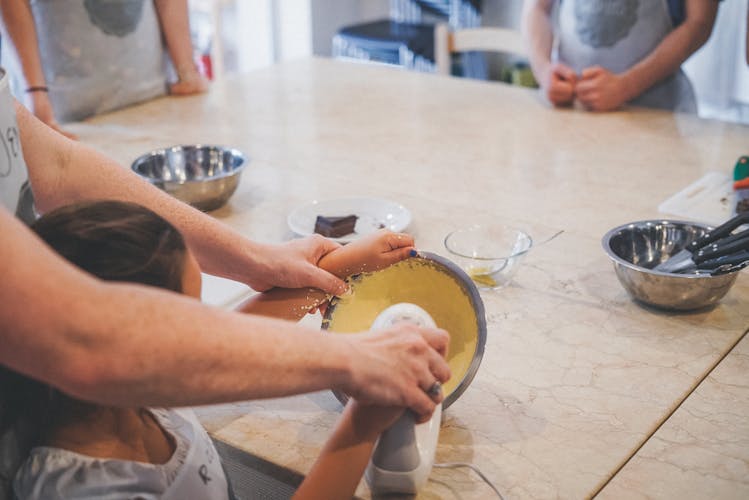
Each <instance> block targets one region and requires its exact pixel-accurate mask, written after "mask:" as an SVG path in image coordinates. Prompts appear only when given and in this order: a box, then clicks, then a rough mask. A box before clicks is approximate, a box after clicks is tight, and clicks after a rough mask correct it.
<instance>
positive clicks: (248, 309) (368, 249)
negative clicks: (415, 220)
mask: <svg viewBox="0 0 749 500" xmlns="http://www.w3.org/2000/svg"><path fill="white" fill-rule="evenodd" d="M413 250H414V240H413V237H412V236H410V235H407V234H402V233H393V232H391V231H387V230H381V231H378V232H376V233H373V234H371V235H369V236H366V237H364V238H362V239H360V240H357V241H354V242H352V243H349V244H348V245H345V246H343V247H341V248H337V249H335V250H333V251H332V252H330V253H328V254H326V255H325V256H324V257H323V258H322V259H320V262H318V266H319V267H321V268H322V269H324V270H326V271H328V272H330V273H332V274H335V275H336V276H339V277H340V278H345V277H347V276H350V275H352V274H357V273H361V272H364V271H377V270H379V269H384V268H386V267H388V266H389V265H391V264H395V263H396V262H399V261H401V260H403V259H406V258H407V257H409V255H411V252H412V251H413ZM327 300H328V296H327V295H326V294H325V293H324V292H323V291H321V290H318V289H316V288H297V289H291V288H272V289H271V290H268V291H266V292H263V293H259V294H257V295H253V296H252V297H250V298H249V299H247V300H246V301H245V302H243V303H242V304H240V305H239V307H238V308H237V310H238V311H240V312H244V313H252V314H259V315H262V316H273V317H276V318H282V319H291V320H299V319H301V318H302V317H304V315H305V314H307V313H308V312H309V311H310V310H312V309H315V308H316V307H319V306H320V305H322V304H323V303H325V302H326V301H327Z"/></svg>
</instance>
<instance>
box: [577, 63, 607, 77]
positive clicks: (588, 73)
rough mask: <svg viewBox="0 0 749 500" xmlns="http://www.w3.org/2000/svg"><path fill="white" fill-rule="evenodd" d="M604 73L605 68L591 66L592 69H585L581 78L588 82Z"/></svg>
mask: <svg viewBox="0 0 749 500" xmlns="http://www.w3.org/2000/svg"><path fill="white" fill-rule="evenodd" d="M601 72H603V68H602V67H600V66H591V67H590V68H585V69H584V70H583V71H582V73H581V74H580V76H581V78H582V79H583V80H588V79H590V78H594V77H596V76H598V75H599V74H601Z"/></svg>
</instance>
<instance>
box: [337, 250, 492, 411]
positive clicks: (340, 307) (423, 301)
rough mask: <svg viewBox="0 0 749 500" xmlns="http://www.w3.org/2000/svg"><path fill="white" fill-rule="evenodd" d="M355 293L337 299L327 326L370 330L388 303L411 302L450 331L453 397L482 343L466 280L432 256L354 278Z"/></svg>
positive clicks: (447, 387) (448, 388)
mask: <svg viewBox="0 0 749 500" xmlns="http://www.w3.org/2000/svg"><path fill="white" fill-rule="evenodd" d="M349 284H350V286H351V293H350V294H346V295H345V296H343V297H341V298H340V299H337V302H336V303H335V306H334V309H333V310H332V312H331V313H330V315H329V319H328V320H327V321H326V322H327V328H328V330H329V331H332V332H339V333H355V332H362V331H365V330H368V329H369V328H370V327H371V326H372V323H373V322H374V320H375V318H376V317H377V316H378V315H379V314H380V313H381V312H382V311H383V310H385V309H386V308H387V307H389V306H391V305H393V304H397V303H400V302H410V303H412V304H416V305H417V306H419V307H421V308H423V309H424V310H425V311H426V312H428V313H429V314H430V315H431V316H432V318H433V319H434V322H435V323H436V324H437V326H439V327H440V328H444V329H445V330H447V331H448V332H449V333H450V347H449V351H448V355H447V361H448V364H449V365H450V370H451V371H452V378H451V379H450V380H449V381H448V382H447V383H446V384H445V385H444V395H445V398H447V397H448V396H449V395H450V394H451V393H452V392H453V391H454V390H455V389H456V388H457V387H458V385H459V384H460V382H461V380H463V377H464V376H465V375H466V372H467V371H468V367H469V365H470V364H471V360H472V359H473V356H474V353H475V352H476V347H477V344H478V324H479V323H478V319H477V318H476V313H475V311H474V309H473V306H472V303H471V299H470V297H469V295H468V292H467V291H466V290H465V288H464V285H463V284H461V283H460V281H459V280H457V279H456V278H455V277H453V276H452V275H451V274H450V273H449V272H447V270H446V268H445V267H443V266H442V265H440V264H438V263H436V262H433V261H431V260H427V259H422V258H412V259H408V260H405V261H402V262H399V263H397V264H395V265H393V266H390V267H388V268H386V269H383V270H381V271H377V272H374V273H365V274H362V275H360V276H359V277H357V278H354V279H349Z"/></svg>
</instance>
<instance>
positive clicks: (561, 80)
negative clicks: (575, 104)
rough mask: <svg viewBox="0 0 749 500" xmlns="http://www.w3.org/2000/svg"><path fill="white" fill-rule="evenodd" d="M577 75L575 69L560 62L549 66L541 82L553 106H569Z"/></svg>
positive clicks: (573, 94)
mask: <svg viewBox="0 0 749 500" xmlns="http://www.w3.org/2000/svg"><path fill="white" fill-rule="evenodd" d="M576 85H577V75H576V74H575V70H573V69H572V68H570V67H569V66H566V65H564V64H562V63H556V64H553V65H551V66H549V69H548V70H547V72H546V76H545V78H543V80H542V82H541V86H542V87H543V88H544V91H545V93H546V97H547V99H549V101H551V103H552V104H553V105H554V106H569V105H571V104H572V101H573V100H574V99H575V87H576Z"/></svg>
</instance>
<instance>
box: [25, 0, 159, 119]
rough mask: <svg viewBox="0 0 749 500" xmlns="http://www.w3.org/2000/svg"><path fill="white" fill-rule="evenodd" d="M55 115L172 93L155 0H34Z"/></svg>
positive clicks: (79, 115) (73, 115)
mask: <svg viewBox="0 0 749 500" xmlns="http://www.w3.org/2000/svg"><path fill="white" fill-rule="evenodd" d="M31 8H32V12H33V15H34V23H35V25H36V30H37V37H38V39H39V52H40V56H41V60H42V68H43V69H44V76H45V78H46V82H47V87H49V97H50V100H51V102H52V107H53V109H54V112H55V117H56V118H57V119H58V120H59V121H61V122H66V121H71V120H81V119H83V118H86V117H88V116H92V115H95V114H98V113H103V112H106V111H111V110H113V109H117V108H121V107H124V106H128V105H131V104H135V103H138V102H141V101H145V100H147V99H151V98H153V97H156V96H160V95H164V94H165V93H166V85H167V84H166V75H167V59H166V55H165V53H164V47H163V44H162V42H161V29H160V28H159V22H158V17H157V15H156V10H155V8H154V5H153V1H152V0H32V1H31Z"/></svg>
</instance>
